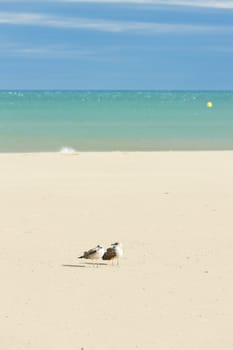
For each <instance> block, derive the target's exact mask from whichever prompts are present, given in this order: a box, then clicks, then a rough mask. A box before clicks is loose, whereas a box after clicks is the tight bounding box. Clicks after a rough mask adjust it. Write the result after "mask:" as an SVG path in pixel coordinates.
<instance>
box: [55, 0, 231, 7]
mask: <svg viewBox="0 0 233 350" xmlns="http://www.w3.org/2000/svg"><path fill="white" fill-rule="evenodd" d="M52 1H54V2H76V3H106V4H107V3H108V4H114V3H115V4H142V5H146V4H148V5H163V6H167V5H170V6H191V7H207V8H219V9H233V0H52Z"/></svg>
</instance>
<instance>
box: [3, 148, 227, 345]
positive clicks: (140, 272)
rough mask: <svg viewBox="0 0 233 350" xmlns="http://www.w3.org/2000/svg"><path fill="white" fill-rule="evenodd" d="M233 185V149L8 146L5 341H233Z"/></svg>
mask: <svg viewBox="0 0 233 350" xmlns="http://www.w3.org/2000/svg"><path fill="white" fill-rule="evenodd" d="M232 185H233V152H160V153H120V152H119V153H80V154H77V155H62V154H1V155H0V196H1V197H0V201H1V202H0V204H1V219H0V234H1V236H0V237H1V241H0V258H1V264H0V274H1V289H0V293H1V298H0V310H1V311H0V349H1V350H28V349H31V350H79V349H81V348H83V349H84V350H99V349H100V350H109V349H111V350H119V349H127V350H131V349H141V350H148V349H158V350H220V349H221V350H230V349H233V332H232V324H233V302H232V295H233V273H232V271H233V229H232V226H233V224H232V223H233V186H232ZM115 241H121V242H122V243H123V245H124V248H125V256H124V257H123V258H122V260H121V265H120V267H117V266H116V267H112V266H111V264H110V266H106V265H103V266H100V267H99V268H95V267H93V266H92V265H86V267H82V263H83V261H82V260H81V261H80V260H78V259H77V256H78V255H80V254H81V253H82V252H83V250H85V249H88V248H91V247H92V246H95V245H96V244H98V243H99V244H103V245H105V246H107V245H108V244H110V243H113V242H115ZM64 265H71V266H64ZM79 265H81V267H79Z"/></svg>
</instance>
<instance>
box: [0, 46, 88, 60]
mask: <svg viewBox="0 0 233 350" xmlns="http://www.w3.org/2000/svg"><path fill="white" fill-rule="evenodd" d="M0 55H1V56H8V57H9V56H11V57H30V58H33V57H34V58H38V57H39V58H43V57H46V58H81V57H91V56H93V55H94V52H93V51H91V50H85V49H80V48H70V47H65V46H61V45H46V46H27V45H25V44H23V43H22V44H19V43H5V44H4V43H2V44H0Z"/></svg>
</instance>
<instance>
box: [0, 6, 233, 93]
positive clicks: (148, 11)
mask: <svg viewBox="0 0 233 350" xmlns="http://www.w3.org/2000/svg"><path fill="white" fill-rule="evenodd" d="M232 67H233V0H215V1H214V0H128V1H124V0H102V1H101V0H92V1H91V0H90V1H89V0H86V1H80V0H24V1H21V0H6V1H3V0H0V89H155V90H157V89H160V90H161V89H162V90H166V89H179V90H180V89H181V90H185V89H189V90H192V89H194V90H195V89H197V90H200V89H201V90H206V89H207V90H209V89H214V90H216V89H222V90H233V69H232Z"/></svg>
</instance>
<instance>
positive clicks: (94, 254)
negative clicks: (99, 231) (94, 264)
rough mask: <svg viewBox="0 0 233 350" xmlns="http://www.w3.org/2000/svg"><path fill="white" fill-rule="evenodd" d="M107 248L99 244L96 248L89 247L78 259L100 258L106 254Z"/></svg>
mask: <svg viewBox="0 0 233 350" xmlns="http://www.w3.org/2000/svg"><path fill="white" fill-rule="evenodd" d="M104 252H105V249H104V247H102V246H101V245H99V244H98V245H97V246H96V247H95V248H92V249H89V250H87V251H86V252H84V253H83V255H81V256H79V257H78V259H92V260H98V259H101V258H102V257H103V255H104Z"/></svg>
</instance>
